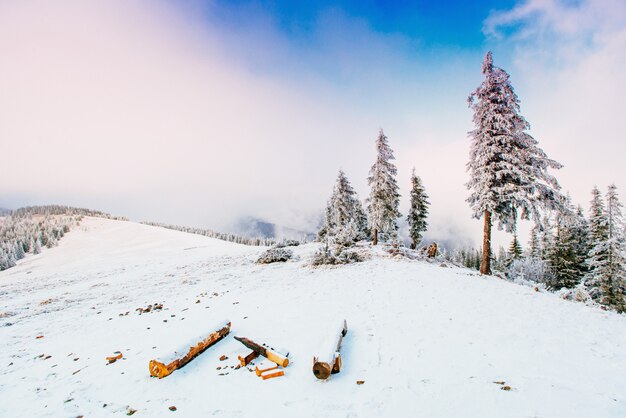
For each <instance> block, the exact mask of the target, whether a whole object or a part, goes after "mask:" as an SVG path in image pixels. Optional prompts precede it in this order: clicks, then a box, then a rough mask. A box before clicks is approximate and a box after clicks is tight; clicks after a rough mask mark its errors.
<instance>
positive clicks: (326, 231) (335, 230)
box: [318, 170, 367, 246]
mask: <svg viewBox="0 0 626 418" xmlns="http://www.w3.org/2000/svg"><path fill="white" fill-rule="evenodd" d="M366 231H367V220H366V218H365V212H364V211H363V207H362V205H361V202H360V201H359V199H358V197H357V195H356V192H355V191H354V189H353V188H352V185H351V184H350V181H349V180H348V178H347V177H346V175H345V173H344V172H343V171H341V170H340V171H339V175H338V176H337V182H336V183H335V187H334V189H333V194H332V196H331V198H330V199H329V201H328V205H327V207H326V216H325V220H324V225H323V226H322V228H321V229H320V231H319V232H318V237H319V238H320V239H323V238H329V239H333V240H334V241H335V243H336V244H339V243H340V244H341V246H349V245H351V244H352V243H354V242H355V241H358V240H361V239H365V238H366Z"/></svg>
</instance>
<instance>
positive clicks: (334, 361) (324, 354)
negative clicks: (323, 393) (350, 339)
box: [313, 319, 348, 380]
mask: <svg viewBox="0 0 626 418" xmlns="http://www.w3.org/2000/svg"><path fill="white" fill-rule="evenodd" d="M347 333H348V324H347V323H346V320H345V319H344V320H343V323H342V324H341V326H340V327H339V328H338V329H337V330H336V331H335V332H334V333H332V334H331V335H330V337H329V339H328V340H327V341H325V342H324V344H323V345H322V348H321V349H320V351H318V353H320V355H318V356H315V357H313V374H314V375H315V377H317V378H318V379H323V380H325V379H328V378H329V377H330V375H331V374H334V373H339V372H340V371H341V354H340V353H339V350H340V349H341V343H342V341H343V337H344V336H345V335H346V334H347Z"/></svg>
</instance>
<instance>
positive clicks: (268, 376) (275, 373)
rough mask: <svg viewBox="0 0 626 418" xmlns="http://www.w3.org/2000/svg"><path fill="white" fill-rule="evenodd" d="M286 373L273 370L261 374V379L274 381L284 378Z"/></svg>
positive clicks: (280, 370)
mask: <svg viewBox="0 0 626 418" xmlns="http://www.w3.org/2000/svg"><path fill="white" fill-rule="evenodd" d="M284 375H285V372H284V370H283V369H272V370H268V371H265V372H263V373H261V379H263V380H267V379H272V378H274V377H279V376H284Z"/></svg>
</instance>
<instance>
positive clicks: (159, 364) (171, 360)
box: [149, 322, 230, 379]
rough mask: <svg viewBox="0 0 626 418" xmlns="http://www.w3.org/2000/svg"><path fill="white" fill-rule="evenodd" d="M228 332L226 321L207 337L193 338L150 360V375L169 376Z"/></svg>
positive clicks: (228, 326)
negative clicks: (172, 350)
mask: <svg viewBox="0 0 626 418" xmlns="http://www.w3.org/2000/svg"><path fill="white" fill-rule="evenodd" d="M215 328H217V327H215ZM215 328H214V329H215ZM229 332H230V322H227V323H226V324H225V325H222V326H221V328H218V330H217V331H215V332H213V333H211V334H210V335H209V336H208V337H204V338H202V337H200V338H194V339H193V340H192V341H190V343H189V344H185V345H184V346H183V347H181V349H179V350H176V351H174V353H172V354H170V355H169V356H167V357H165V358H164V359H163V360H162V361H157V360H150V364H149V369H150V376H155V377H158V378H159V379H162V378H164V377H165V376H169V375H170V374H172V372H173V371H174V370H176V369H180V368H181V367H183V366H184V365H185V364H187V363H189V362H190V361H191V360H193V359H194V358H196V357H197V356H198V355H200V354H201V353H202V352H203V351H204V350H206V349H207V348H209V347H211V346H212V345H213V344H215V343H217V342H218V341H220V340H221V339H222V338H224V337H225V336H227V335H228V333H229ZM205 335H206V334H205Z"/></svg>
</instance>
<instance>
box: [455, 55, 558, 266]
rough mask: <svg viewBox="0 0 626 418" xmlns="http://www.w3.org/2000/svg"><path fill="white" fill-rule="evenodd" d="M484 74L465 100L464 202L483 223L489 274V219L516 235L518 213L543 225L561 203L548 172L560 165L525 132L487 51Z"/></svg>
mask: <svg viewBox="0 0 626 418" xmlns="http://www.w3.org/2000/svg"><path fill="white" fill-rule="evenodd" d="M482 72H483V74H484V75H485V80H484V81H483V82H482V84H481V85H480V86H479V87H478V88H477V89H476V90H475V91H474V92H473V93H472V94H471V95H470V96H469V98H468V102H469V106H470V107H471V108H472V110H473V111H474V116H473V121H474V125H475V127H476V129H474V130H473V131H471V132H469V135H470V138H471V146H470V160H469V162H468V163H467V171H468V172H469V174H470V181H469V182H468V183H467V188H468V189H469V190H471V194H470V197H469V198H468V199H467V201H468V203H469V204H470V207H471V208H472V211H473V216H474V217H475V218H477V219H480V218H481V217H483V219H484V231H483V255H482V262H481V268H480V272H481V273H482V274H489V273H491V267H490V260H491V225H492V218H493V220H495V221H497V222H498V228H499V229H502V228H505V229H506V230H507V231H508V232H513V231H515V226H516V222H517V217H518V214H519V215H520V216H521V218H522V219H530V218H533V219H534V220H535V222H541V212H540V211H541V209H546V208H547V209H552V208H557V207H558V206H559V203H560V201H561V196H560V194H559V192H558V189H559V185H558V182H557V181H556V179H555V178H554V177H553V176H551V175H550V174H548V171H547V170H548V168H554V169H558V168H560V167H561V165H560V164H559V163H557V162H556V161H554V160H551V159H549V158H548V157H547V155H546V154H545V153H544V152H543V151H542V150H541V149H540V148H539V147H538V142H537V140H535V139H534V138H533V137H532V136H530V135H529V134H528V133H527V132H526V131H527V130H528V129H529V128H530V125H529V123H528V122H527V121H526V119H524V117H523V116H522V115H521V114H520V105H519V99H518V97H517V95H516V94H515V92H514V91H513V86H512V85H511V83H510V81H509V75H508V74H507V73H506V71H504V70H503V69H501V68H498V67H496V66H494V65H493V61H492V57H491V52H488V53H487V55H486V56H485V60H484V62H483V66H482Z"/></svg>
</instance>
